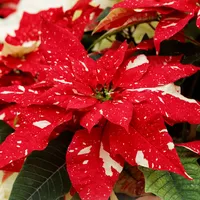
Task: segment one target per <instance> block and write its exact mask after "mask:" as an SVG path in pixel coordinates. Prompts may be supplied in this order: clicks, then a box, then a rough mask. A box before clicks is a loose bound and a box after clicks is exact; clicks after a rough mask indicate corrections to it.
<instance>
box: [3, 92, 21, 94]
mask: <svg viewBox="0 0 200 200" xmlns="http://www.w3.org/2000/svg"><path fill="white" fill-rule="evenodd" d="M1 94H23V92H13V91H3V92H1Z"/></svg>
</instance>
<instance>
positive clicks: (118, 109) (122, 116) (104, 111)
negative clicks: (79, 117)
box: [98, 100, 133, 130]
mask: <svg viewBox="0 0 200 200" xmlns="http://www.w3.org/2000/svg"><path fill="white" fill-rule="evenodd" d="M98 107H99V113H100V114H101V115H103V116H104V117H105V118H106V119H107V120H109V121H110V122H112V123H114V124H117V125H120V126H122V127H124V128H125V129H126V130H128V127H129V123H130V121H131V118H132V113H133V105H132V104H131V103H130V102H127V101H121V100H118V101H117V100H115V101H105V102H103V103H102V104H99V106H98Z"/></svg>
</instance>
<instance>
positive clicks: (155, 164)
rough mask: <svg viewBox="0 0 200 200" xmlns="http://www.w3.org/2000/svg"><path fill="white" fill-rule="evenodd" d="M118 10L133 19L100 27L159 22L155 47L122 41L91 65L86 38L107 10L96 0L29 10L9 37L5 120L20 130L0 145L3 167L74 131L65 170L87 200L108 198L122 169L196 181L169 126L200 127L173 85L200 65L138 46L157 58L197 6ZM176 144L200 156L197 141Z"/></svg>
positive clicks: (197, 110)
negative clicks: (138, 168) (129, 167)
mask: <svg viewBox="0 0 200 200" xmlns="http://www.w3.org/2000/svg"><path fill="white" fill-rule="evenodd" d="M119 8H120V9H121V8H123V9H127V13H126V14H125V12H124V10H123V12H122V14H121V15H119V16H117V17H116V16H115V20H114V21H112V17H111V18H109V16H108V20H106V19H104V21H103V22H101V23H100V26H99V28H97V29H96V30H98V31H100V30H103V29H107V28H108V27H109V29H111V28H115V27H119V26H124V24H126V25H127V24H128V25H130V23H133V22H134V23H135V22H137V23H140V22H142V21H145V20H146V19H147V18H149V17H150V18H151V19H154V18H155V17H157V16H159V18H160V21H159V24H158V26H157V28H156V30H155V37H154V45H155V46H153V44H152V43H151V42H149V43H148V42H147V43H145V42H144V43H141V44H139V45H138V46H135V47H133V46H132V45H131V44H128V43H127V42H126V41H124V42H122V43H120V42H115V43H114V45H113V46H112V47H111V48H109V49H106V50H105V51H103V52H101V57H100V58H99V59H97V60H94V59H92V58H91V57H90V55H89V54H88V52H87V51H86V50H85V48H84V46H83V45H82V44H81V39H82V37H83V34H84V31H86V30H87V31H91V27H92V28H94V26H95V25H96V23H97V17H98V16H99V14H100V13H101V11H102V10H101V9H100V8H99V7H93V6H91V5H90V0H88V1H81V0H80V1H78V3H77V4H75V6H74V7H73V8H72V9H70V10H68V11H66V12H64V11H63V10H62V9H61V8H52V9H49V10H45V11H41V12H39V13H37V14H28V13H24V15H23V17H22V19H21V22H20V27H19V29H18V30H16V31H15V33H16V35H15V36H14V37H13V36H7V38H6V42H5V43H4V44H3V45H2V49H1V57H0V69H1V77H0V86H1V87H0V99H1V105H2V108H1V110H0V119H1V120H4V121H5V122H7V123H8V124H9V125H10V126H11V127H13V128H14V129H15V131H14V132H13V133H12V134H10V135H9V136H7V137H6V139H5V141H4V142H3V143H1V144H0V168H5V167H9V166H13V167H14V166H16V162H19V161H20V163H21V162H23V160H24V158H26V157H27V156H29V155H30V154H31V153H32V152H33V151H35V150H44V149H45V148H46V147H47V145H48V143H49V141H50V140H51V139H52V138H55V137H56V136H57V135H58V133H60V132H62V131H63V130H65V129H67V128H68V126H69V124H74V127H75V128H73V131H74V135H73V139H72V141H71V143H70V145H69V147H68V150H67V152H66V165H67V171H68V173H69V176H70V180H71V183H72V186H73V188H74V189H75V191H76V192H77V193H78V194H79V195H80V197H81V199H85V200H86V199H88V200H91V199H99V200H104V199H105V200H107V199H108V198H109V196H110V194H111V192H112V189H113V187H114V185H115V183H116V181H117V179H118V176H119V174H120V173H121V172H122V170H123V167H124V164H125V163H129V164H130V165H132V166H136V165H137V166H144V167H147V168H151V169H154V170H167V171H170V172H174V173H177V174H179V175H182V176H184V177H185V178H188V179H191V177H190V176H189V175H188V174H187V173H186V171H185V169H184V167H183V166H182V164H181V162H180V159H179V156H178V154H177V152H176V148H175V145H176V144H174V142H173V139H172V138H171V136H170V135H169V133H168V130H167V128H166V124H169V125H173V124H175V123H181V122H189V123H191V124H199V123H200V103H199V102H198V101H196V100H194V99H190V98H186V97H185V96H183V95H182V94H181V91H180V87H179V86H178V85H176V84H175V82H176V81H178V80H180V79H182V78H186V77H188V76H191V75H193V74H195V73H196V72H198V71H199V68H198V67H196V66H194V65H192V64H182V63H181V56H161V55H147V54H144V53H142V54H141V53H138V49H140V50H146V49H148V48H150V46H151V48H154V47H155V49H156V50H157V53H159V49H160V43H161V42H162V41H163V40H166V39H169V38H171V37H172V36H174V35H176V34H178V33H180V31H181V30H182V29H183V27H184V26H185V25H186V24H187V23H188V21H189V20H190V19H191V18H192V17H194V16H195V15H197V16H198V4H197V2H195V1H186V0H180V1H168V0H165V1H154V0H151V1H134V0H124V1H123V2H120V3H118V4H116V5H115V6H114V7H113V10H112V11H111V12H113V11H115V9H119ZM77 11H79V12H80V13H78V14H77ZM135 13H136V14H137V17H135V18H134V14H135ZM142 16H146V17H145V18H142V20H141V17H142ZM133 18H134V19H133ZM129 19H130V21H129V22H127V20H129ZM134 23H133V24H134ZM199 24H200V22H199V18H197V26H199ZM165 30H167V31H168V32H167V33H166V31H165ZM147 44H148V45H147ZM178 145H179V146H184V147H186V148H188V149H191V150H192V151H194V152H196V153H200V142H199V141H195V142H189V143H186V144H178ZM97 180H98V182H97Z"/></svg>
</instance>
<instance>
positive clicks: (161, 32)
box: [154, 13, 194, 52]
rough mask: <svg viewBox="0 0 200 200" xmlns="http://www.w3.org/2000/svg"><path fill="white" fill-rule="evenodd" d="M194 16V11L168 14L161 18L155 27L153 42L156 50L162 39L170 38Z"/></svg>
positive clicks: (158, 48)
mask: <svg viewBox="0 0 200 200" xmlns="http://www.w3.org/2000/svg"><path fill="white" fill-rule="evenodd" d="M193 17H194V13H191V14H187V15H186V14H184V13H183V14H176V15H169V16H168V17H165V18H163V19H161V21H160V22H159V24H158V26H157V27H156V31H155V37H154V44H155V47H156V50H157V52H159V50H160V43H161V42H162V41H164V40H168V39H170V38H171V37H172V36H174V35H175V34H177V33H178V32H180V31H181V30H182V29H183V28H184V27H185V26H186V25H187V24H188V22H189V20H190V19H192V18H193Z"/></svg>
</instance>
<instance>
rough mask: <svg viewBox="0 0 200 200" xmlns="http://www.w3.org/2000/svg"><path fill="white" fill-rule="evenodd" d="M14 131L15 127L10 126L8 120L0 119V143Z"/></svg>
mask: <svg viewBox="0 0 200 200" xmlns="http://www.w3.org/2000/svg"><path fill="white" fill-rule="evenodd" d="M13 132H14V129H13V128H12V127H10V126H9V125H8V124H7V123H6V122H4V121H2V120H0V144H1V143H2V142H4V140H5V139H6V137H7V136H8V135H10V134H11V133H13Z"/></svg>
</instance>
